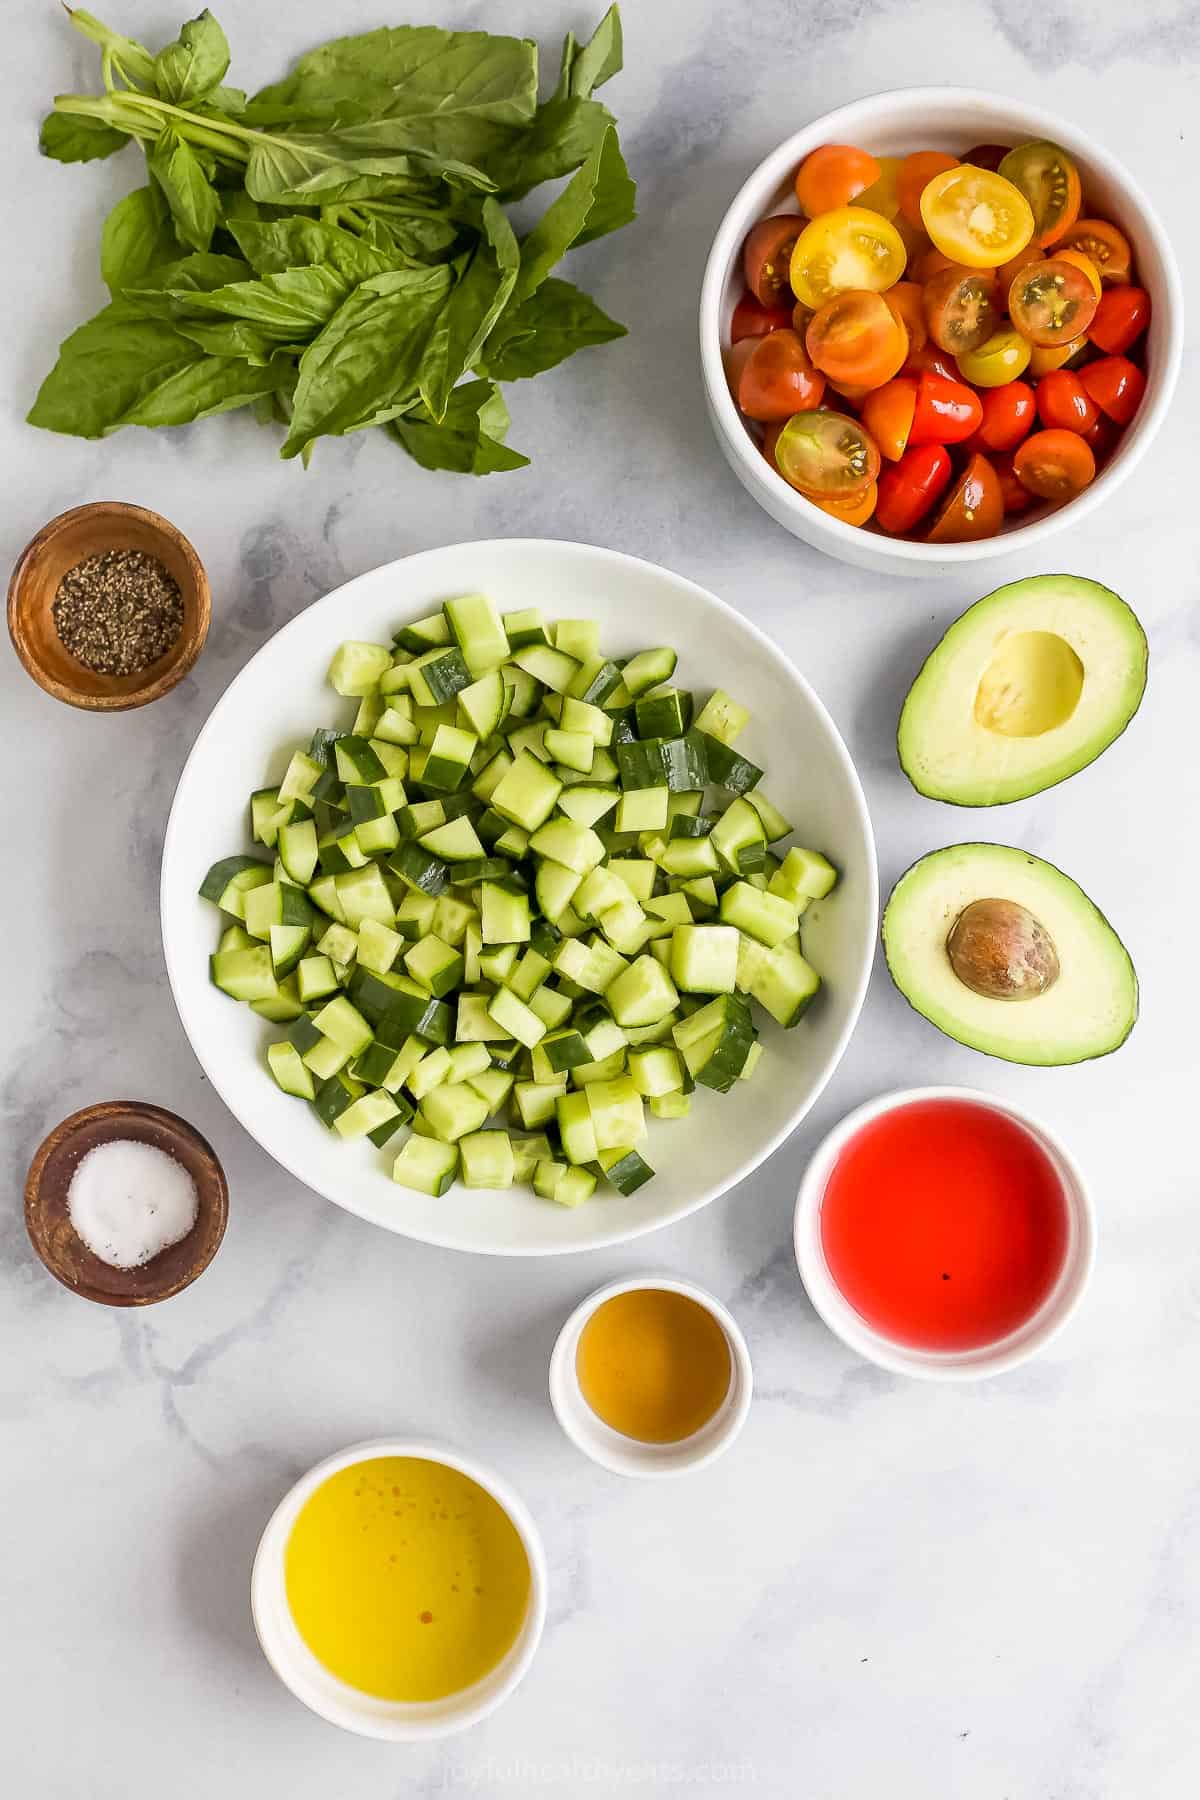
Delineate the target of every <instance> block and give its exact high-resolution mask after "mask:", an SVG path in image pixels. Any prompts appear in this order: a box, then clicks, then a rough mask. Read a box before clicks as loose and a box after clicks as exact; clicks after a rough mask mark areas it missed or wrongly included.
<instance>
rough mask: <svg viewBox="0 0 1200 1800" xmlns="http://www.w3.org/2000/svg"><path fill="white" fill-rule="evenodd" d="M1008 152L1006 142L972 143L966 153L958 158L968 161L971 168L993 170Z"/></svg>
mask: <svg viewBox="0 0 1200 1800" xmlns="http://www.w3.org/2000/svg"><path fill="white" fill-rule="evenodd" d="M1008 152H1009V145H1008V144H973V145H972V146H971V148H970V149H969V150H968V151H967V153H966V155H965V156H963V157H961V158H960V159H959V160H960V161H962V162H965V163H970V164H971V166H972V168H975V169H991V170H992V171H993V172H994V171H995V170H997V169H998V168H999V167H1000V164H1001V163H1002V162H1003V161H1004V159H1005V157H1006V156H1007V155H1008Z"/></svg>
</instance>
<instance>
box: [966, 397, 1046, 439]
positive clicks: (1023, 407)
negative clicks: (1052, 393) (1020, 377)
mask: <svg viewBox="0 0 1200 1800" xmlns="http://www.w3.org/2000/svg"><path fill="white" fill-rule="evenodd" d="M982 404H983V418H982V420H981V421H980V425H979V430H978V432H977V433H976V436H977V437H978V439H979V447H980V448H981V449H983V450H1015V449H1016V447H1017V445H1018V444H1019V443H1020V442H1021V439H1022V438H1024V437H1028V436H1029V433H1030V432H1031V431H1032V430H1033V427H1034V423H1035V421H1036V419H1037V401H1036V400H1035V399H1034V393H1033V389H1032V388H1031V387H1030V386H1029V383H1028V382H1027V381H1006V382H1005V383H1004V386H1003V387H994V388H988V390H987V392H986V393H985V394H984V395H983V401H982Z"/></svg>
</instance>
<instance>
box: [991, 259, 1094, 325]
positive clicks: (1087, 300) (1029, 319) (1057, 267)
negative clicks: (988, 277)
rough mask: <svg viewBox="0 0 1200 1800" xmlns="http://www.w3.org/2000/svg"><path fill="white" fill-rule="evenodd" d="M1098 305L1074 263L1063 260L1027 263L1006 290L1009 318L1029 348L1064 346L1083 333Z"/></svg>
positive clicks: (1088, 281)
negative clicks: (1025, 338) (1043, 345)
mask: <svg viewBox="0 0 1200 1800" xmlns="http://www.w3.org/2000/svg"><path fill="white" fill-rule="evenodd" d="M1098 305H1099V301H1098V299H1097V296H1096V294H1095V292H1094V291H1093V288H1092V284H1091V281H1090V279H1089V278H1088V276H1087V275H1085V274H1084V272H1083V270H1082V269H1081V268H1079V266H1078V265H1077V264H1076V263H1073V262H1067V261H1066V259H1065V258H1064V257H1061V256H1055V257H1051V258H1050V260H1049V261H1048V262H1036V263H1030V265H1029V267H1028V268H1026V269H1022V270H1021V273H1020V274H1019V275H1018V276H1017V277H1016V279H1015V280H1014V281H1013V284H1012V286H1011V287H1010V288H1009V290H1008V316H1009V318H1010V319H1011V320H1012V322H1013V324H1014V325H1015V326H1016V328H1017V330H1018V331H1019V332H1020V333H1021V336H1022V337H1027V338H1028V339H1029V341H1030V343H1031V344H1065V343H1069V342H1070V341H1071V339H1072V338H1077V337H1079V335H1080V334H1081V332H1085V331H1086V330H1087V328H1088V326H1089V325H1090V324H1091V322H1092V320H1093V318H1094V317H1095V314H1096V307H1097V306H1098Z"/></svg>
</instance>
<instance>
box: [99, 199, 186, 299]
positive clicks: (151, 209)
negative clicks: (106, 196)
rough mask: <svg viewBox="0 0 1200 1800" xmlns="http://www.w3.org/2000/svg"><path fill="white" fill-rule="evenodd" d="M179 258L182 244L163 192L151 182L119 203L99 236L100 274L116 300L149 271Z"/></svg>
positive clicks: (106, 220)
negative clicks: (172, 223)
mask: <svg viewBox="0 0 1200 1800" xmlns="http://www.w3.org/2000/svg"><path fill="white" fill-rule="evenodd" d="M178 256H179V240H178V238H177V237H176V236H175V232H174V229H173V228H172V225H171V216H170V213H169V212H168V210H167V203H166V201H165V200H164V199H163V195H162V189H161V188H159V187H158V186H157V185H156V184H155V183H153V182H152V183H151V184H150V185H149V186H148V187H140V188H134V190H133V192H132V193H130V194H126V195H125V198H124V199H123V200H118V201H117V204H116V205H115V206H114V207H113V209H112V211H111V212H110V213H109V215H108V217H107V218H106V219H105V221H104V228H103V230H102V231H101V233H100V273H101V275H102V276H103V277H104V280H105V282H106V283H107V286H108V289H109V291H110V293H111V294H112V295H113V296H114V298H115V297H116V295H117V294H118V293H119V292H120V290H121V289H122V288H123V287H125V286H127V285H128V284H129V283H131V282H136V281H139V280H140V279H141V278H142V276H143V275H145V274H146V273H147V272H148V271H149V270H150V269H153V268H155V267H157V266H159V265H160V264H163V263H169V262H172V261H174V260H176V259H177V258H178Z"/></svg>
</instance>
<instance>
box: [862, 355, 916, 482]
mask: <svg viewBox="0 0 1200 1800" xmlns="http://www.w3.org/2000/svg"><path fill="white" fill-rule="evenodd" d="M916 405H917V384H916V381H915V380H914V378H913V377H912V376H911V375H897V376H896V378H895V380H894V381H885V382H884V384H883V386H882V387H878V388H875V389H874V390H873V392H871V393H869V394H868V395H867V397H866V399H865V400H864V401H863V409H862V422H863V424H864V425H865V426H866V428H867V430H868V431H869V432H870V434H871V436H872V437H873V438H874V439H875V442H876V443H877V444H878V445H879V451H880V455H881V456H886V457H887V459H888V461H889V462H899V461H900V458H901V457H902V456H903V455H904V450H905V446H906V445H907V443H908V434H909V432H910V431H911V430H912V422H913V413H914V412H915V410H916Z"/></svg>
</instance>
